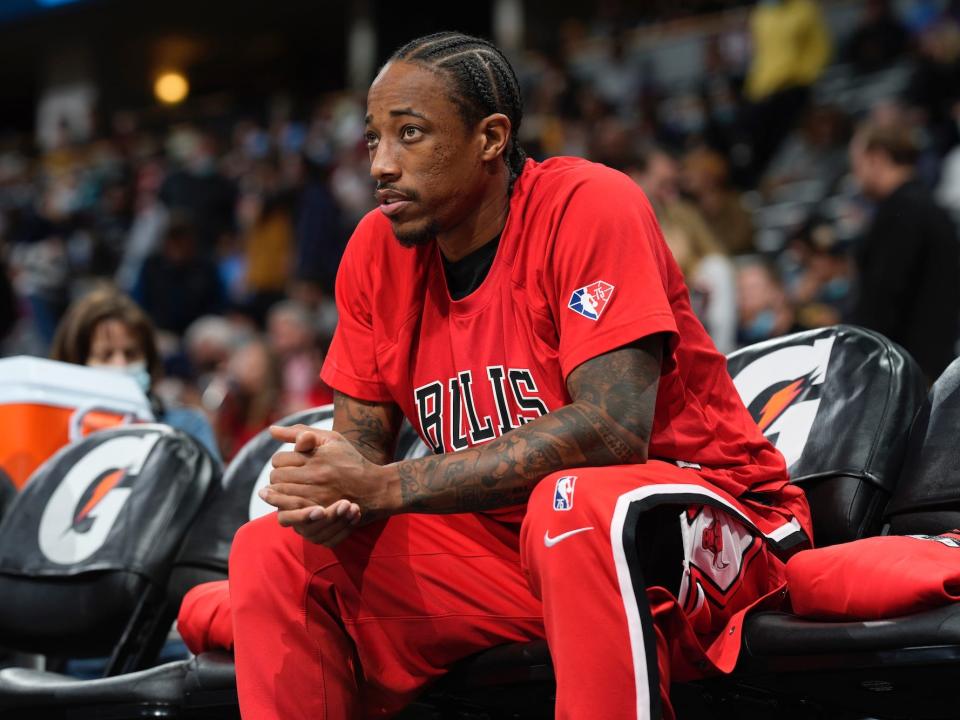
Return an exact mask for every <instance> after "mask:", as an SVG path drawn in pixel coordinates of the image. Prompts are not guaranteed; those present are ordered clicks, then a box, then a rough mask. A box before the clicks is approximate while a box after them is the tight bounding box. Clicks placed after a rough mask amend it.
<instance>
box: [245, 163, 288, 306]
mask: <svg viewBox="0 0 960 720" xmlns="http://www.w3.org/2000/svg"><path fill="white" fill-rule="evenodd" d="M258 170H259V172H258V173H257V176H256V177H257V186H256V187H254V188H251V189H250V190H249V191H247V192H245V193H244V194H243V195H242V196H241V199H240V208H239V212H238V214H239V215H240V224H241V227H242V229H243V237H244V245H245V247H246V273H247V276H246V287H247V289H248V290H249V291H250V294H251V299H250V308H249V309H250V311H251V313H252V315H253V317H254V318H255V319H256V320H257V321H258V322H260V321H262V320H263V318H264V316H265V314H266V311H267V308H269V307H270V306H271V305H272V304H273V303H275V302H277V301H278V300H281V299H282V298H283V295H284V290H285V288H286V285H287V278H288V277H289V275H290V271H291V270H292V267H293V263H292V260H293V210H292V203H293V197H292V194H291V193H290V192H289V189H288V188H285V187H284V186H283V184H282V182H281V178H280V175H279V172H278V168H277V167H276V166H275V165H274V164H273V163H268V162H264V163H261V164H260V165H259V168H258Z"/></svg>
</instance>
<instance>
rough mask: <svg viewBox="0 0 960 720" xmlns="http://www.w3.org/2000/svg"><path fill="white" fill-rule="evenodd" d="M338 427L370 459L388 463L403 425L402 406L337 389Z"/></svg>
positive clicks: (382, 463)
mask: <svg viewBox="0 0 960 720" xmlns="http://www.w3.org/2000/svg"><path fill="white" fill-rule="evenodd" d="M333 407H334V416H335V418H336V422H335V427H337V429H338V431H339V432H340V434H341V435H343V437H344V438H346V439H347V440H349V441H350V442H351V443H353V445H354V447H356V448H357V450H358V451H359V452H360V454H361V455H363V456H364V457H365V458H366V459H367V460H369V461H370V462H372V463H376V464H377V465H386V464H387V463H388V462H390V461H391V460H393V452H394V449H395V447H396V442H397V432H398V429H399V426H400V419H401V416H400V410H399V408H391V407H388V406H386V405H384V404H381V403H370V402H365V401H363V400H357V399H356V398H351V397H348V396H347V395H343V394H342V393H335V394H334V397H333Z"/></svg>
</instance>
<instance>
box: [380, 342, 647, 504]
mask: <svg viewBox="0 0 960 720" xmlns="http://www.w3.org/2000/svg"><path fill="white" fill-rule="evenodd" d="M662 348H663V338H662V336H659V335H654V336H651V337H647V338H644V339H643V340H640V341H638V342H636V343H633V344H631V345H628V346H626V347H622V348H620V349H618V350H614V351H612V352H609V353H606V354H604V355H600V356H599V357H596V358H593V359H592V360H588V361H587V362H585V363H583V364H582V365H580V366H579V367H577V368H576V369H575V370H574V371H573V372H571V373H570V375H569V377H568V378H567V389H568V390H569V392H570V397H571V398H572V399H573V402H572V403H571V404H569V405H566V406H564V407H562V408H559V409H558V410H555V411H553V412H551V413H549V414H547V415H544V416H542V417H539V418H537V419H536V420H533V421H531V422H529V423H527V424H526V425H523V426H522V427H520V428H517V429H516V430H512V431H510V432H509V433H507V434H505V435H503V436H502V437H500V438H497V439H496V440H494V441H492V442H490V443H487V444H486V445H482V446H479V447H476V448H471V449H468V450H462V451H460V452H457V453H452V454H449V455H436V456H432V457H427V458H422V459H419V460H405V461H402V462H398V463H394V464H393V465H390V466H388V467H387V468H385V469H386V470H388V471H392V472H393V473H394V474H395V476H396V479H397V480H398V481H399V486H400V502H401V506H402V508H403V510H405V511H407V512H409V511H420V512H435V513H436V512H440V513H443V512H451V513H453V512H468V511H474V510H487V509H492V508H496V507H503V506H506V505H513V504H517V503H522V502H524V501H525V500H526V499H527V496H528V495H529V494H530V492H531V490H533V488H534V486H535V485H536V484H537V482H538V481H539V480H541V479H542V478H543V477H544V476H546V475H548V474H549V473H551V472H554V471H556V470H564V469H567V468H575V467H584V466H604V465H618V464H627V463H643V462H646V460H647V444H648V442H649V440H650V431H651V429H652V427H653V411H654V405H655V403H656V398H657V383H658V381H659V379H660V364H661V358H662V352H663V349H662Z"/></svg>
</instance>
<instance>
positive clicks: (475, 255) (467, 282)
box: [440, 233, 503, 300]
mask: <svg viewBox="0 0 960 720" xmlns="http://www.w3.org/2000/svg"><path fill="white" fill-rule="evenodd" d="M502 234H503V233H501V234H500V235H502ZM500 235H497V236H496V237H495V238H494V239H493V240H491V241H490V242H488V243H485V244H483V245H481V246H480V247H478V248H477V249H476V250H474V251H473V252H472V253H470V254H469V255H465V256H464V257H462V258H460V259H459V260H454V261H450V260H447V258H446V257H444V255H443V253H442V252H441V253H440V257H441V258H442V259H443V274H444V275H445V276H446V278H447V290H448V291H449V292H450V297H451V298H453V299H454V300H462V299H463V298H465V297H466V296H467V295H469V294H470V293H472V292H473V291H474V290H476V289H477V288H478V287H480V284H481V283H482V282H483V279H484V278H485V277H486V276H487V273H488V272H490V266H491V265H493V258H494V257H495V256H496V254H497V246H498V245H499V244H500Z"/></svg>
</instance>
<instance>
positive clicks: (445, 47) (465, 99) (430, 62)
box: [389, 32, 527, 191]
mask: <svg viewBox="0 0 960 720" xmlns="http://www.w3.org/2000/svg"><path fill="white" fill-rule="evenodd" d="M394 60H402V61H404V62H411V63H417V64H419V65H424V66H426V67H428V68H430V69H436V70H438V71H443V72H445V73H446V74H447V76H448V77H449V78H450V80H451V82H452V83H453V89H454V93H453V96H452V97H451V100H453V102H454V103H456V105H457V107H458V108H459V110H460V115H461V117H462V118H463V120H464V122H466V123H467V125H468V126H470V127H473V126H474V125H476V124H477V123H478V122H479V121H480V120H482V119H483V118H485V117H487V116H488V115H491V114H493V113H503V114H504V115H506V116H507V117H508V118H510V125H511V127H512V132H511V133H510V142H509V144H508V146H507V151H506V152H505V153H504V161H505V162H506V164H507V169H508V170H509V172H510V185H509V190H510V191H512V190H513V184H514V182H515V181H516V179H517V178H518V177H520V173H521V172H523V163H524V161H525V160H526V159H527V155H526V153H525V152H524V151H523V148H521V147H520V143H519V142H518V141H517V133H518V132H519V130H520V121H521V120H522V119H523V100H522V98H521V97H520V85H519V83H518V82H517V75H516V73H514V71H513V67H512V66H511V65H510V61H509V60H507V58H506V57H505V56H504V54H503V53H502V52H500V49H499V48H498V47H497V46H496V45H494V44H493V43H491V42H488V41H487V40H483V39H482V38H477V37H472V36H470V35H464V34H463V33H458V32H439V33H434V34H432V35H425V36H423V37H420V38H417V39H416V40H411V41H410V42H408V43H407V44H406V45H404V46H403V47H401V48H400V49H399V50H397V51H396V52H395V53H394V54H393V55H392V56H391V57H390V60H389V62H392V61H394Z"/></svg>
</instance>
